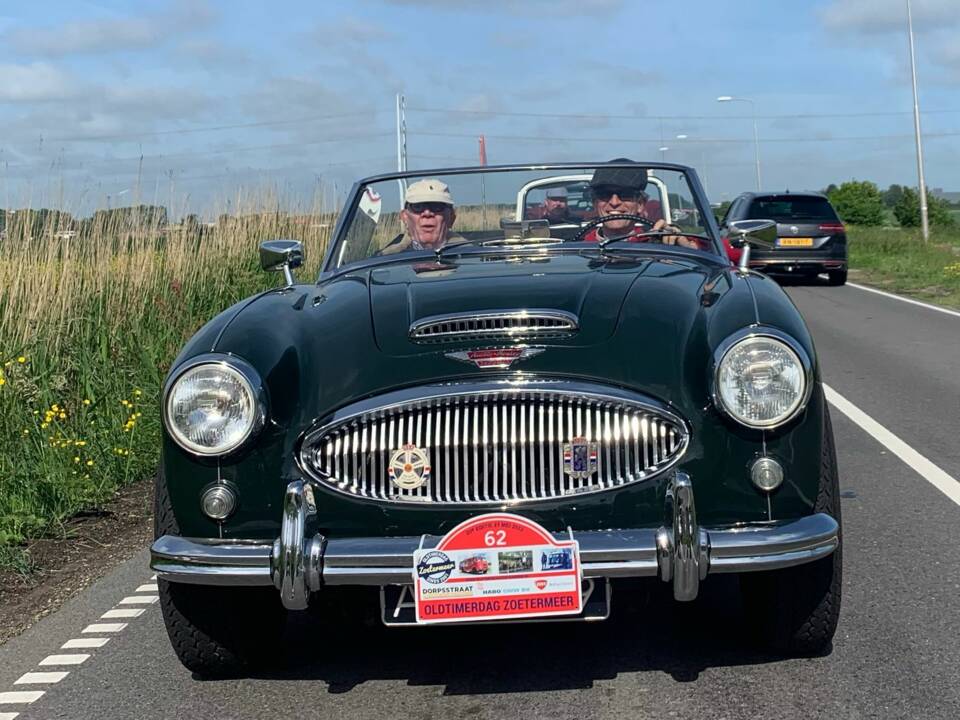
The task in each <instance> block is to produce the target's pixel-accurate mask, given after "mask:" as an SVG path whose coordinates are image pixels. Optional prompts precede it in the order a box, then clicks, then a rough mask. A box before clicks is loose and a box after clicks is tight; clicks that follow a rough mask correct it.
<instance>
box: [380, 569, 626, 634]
mask: <svg viewBox="0 0 960 720" xmlns="http://www.w3.org/2000/svg"><path fill="white" fill-rule="evenodd" d="M580 594H581V596H582V598H583V600H582V602H583V610H582V611H581V612H580V614H578V615H564V616H557V617H539V618H534V619H518V620H509V619H507V620H484V621H481V622H477V623H474V624H477V625H490V624H494V623H518V622H570V621H573V620H577V621H588V622H589V621H598V620H606V619H607V618H608V617H610V596H611V594H612V593H611V590H610V581H609V580H607V579H606V578H596V579H594V578H586V579H584V580H583V584H582V585H581V589H580ZM380 618H381V619H382V620H383V624H384V625H390V626H409V625H421V626H422V623H418V622H417V613H416V603H414V597H413V585H386V586H384V587H381V588H380Z"/></svg>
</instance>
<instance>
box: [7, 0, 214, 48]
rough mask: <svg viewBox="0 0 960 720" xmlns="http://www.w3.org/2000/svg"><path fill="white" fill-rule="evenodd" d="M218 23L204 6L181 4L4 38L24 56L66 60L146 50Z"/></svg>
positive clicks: (17, 31)
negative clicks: (74, 56)
mask: <svg viewBox="0 0 960 720" xmlns="http://www.w3.org/2000/svg"><path fill="white" fill-rule="evenodd" d="M213 19H214V15H213V12H212V11H211V10H210V9H209V8H208V6H207V5H206V4H205V3H203V2H195V3H190V4H187V3H186V2H183V1H182V2H179V3H177V4H175V5H174V6H173V7H172V8H171V9H169V10H168V11H167V12H164V13H158V14H154V15H145V16H141V17H125V18H100V19H94V20H75V21H72V22H66V23H63V24H61V25H55V26H48V27H42V26H34V27H22V26H21V27H15V26H12V27H10V28H9V29H8V30H7V31H6V32H5V33H4V35H3V40H4V42H7V43H9V44H10V45H11V46H12V47H13V48H14V49H16V50H17V51H19V52H21V53H27V54H33V55H45V56H62V55H72V54H78V53H99V52H114V51H117V50H142V49H145V48H150V47H154V46H156V45H159V44H161V43H163V42H165V41H166V40H167V39H168V38H169V37H171V36H172V35H183V34H185V33H188V32H192V31H195V30H197V29H200V28H203V27H206V26H207V25H209V24H210V23H211V22H212V21H213Z"/></svg>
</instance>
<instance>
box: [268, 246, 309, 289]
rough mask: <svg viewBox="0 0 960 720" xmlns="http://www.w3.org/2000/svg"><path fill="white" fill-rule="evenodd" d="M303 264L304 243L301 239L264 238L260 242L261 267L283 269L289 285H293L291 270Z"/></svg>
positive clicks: (274, 270) (275, 270)
mask: <svg viewBox="0 0 960 720" xmlns="http://www.w3.org/2000/svg"><path fill="white" fill-rule="evenodd" d="M301 265H303V243H302V242H300V241H299V240H264V241H263V242H262V243H260V267H261V268H263V269H264V270H266V271H267V272H278V271H280V270H282V271H283V278H284V280H285V281H286V283H287V285H293V283H294V277H293V273H292V272H290V271H291V270H293V269H295V268H298V267H300V266H301Z"/></svg>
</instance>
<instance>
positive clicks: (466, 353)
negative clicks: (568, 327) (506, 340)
mask: <svg viewBox="0 0 960 720" xmlns="http://www.w3.org/2000/svg"><path fill="white" fill-rule="evenodd" d="M543 351H544V348H537V347H527V346H525V345H520V346H516V347H506V348H487V349H483V350H463V351H460V352H448V353H444V354H445V355H446V356H447V357H448V358H450V359H451V360H459V361H460V362H465V363H472V364H473V365H476V366H477V367H478V368H494V369H500V370H503V369H506V368H508V367H510V366H511V365H513V364H514V363H515V362H516V361H517V360H526V359H527V358H532V357H534V356H535V355H539V354H540V353H542V352H543Z"/></svg>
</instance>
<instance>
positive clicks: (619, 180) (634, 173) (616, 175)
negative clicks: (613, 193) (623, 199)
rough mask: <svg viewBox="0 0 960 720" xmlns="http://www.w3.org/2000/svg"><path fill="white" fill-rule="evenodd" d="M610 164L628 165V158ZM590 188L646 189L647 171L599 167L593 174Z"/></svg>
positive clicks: (644, 169)
mask: <svg viewBox="0 0 960 720" xmlns="http://www.w3.org/2000/svg"><path fill="white" fill-rule="evenodd" d="M610 162H611V163H630V162H633V160H630V159H629V158H616V159H614V160H610ZM590 187H591V188H597V187H614V188H618V187H619V188H630V189H631V190H643V189H644V188H646V187H647V170H646V168H642V167H599V168H597V169H596V170H594V172H593V177H592V178H591V179H590Z"/></svg>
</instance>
